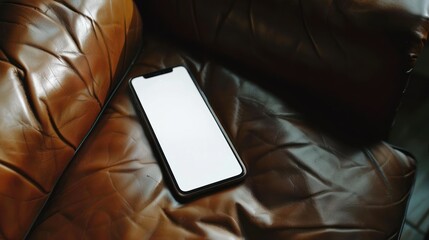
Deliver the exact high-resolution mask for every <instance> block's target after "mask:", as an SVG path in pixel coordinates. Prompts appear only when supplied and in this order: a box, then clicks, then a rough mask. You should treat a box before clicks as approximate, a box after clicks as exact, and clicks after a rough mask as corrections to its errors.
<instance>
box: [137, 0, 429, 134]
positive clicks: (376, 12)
mask: <svg viewBox="0 0 429 240" xmlns="http://www.w3.org/2000/svg"><path fill="white" fill-rule="evenodd" d="M142 5H143V7H142V9H143V11H144V16H146V19H145V20H146V21H145V22H146V23H147V24H148V25H150V26H153V28H154V29H157V30H158V29H159V28H161V27H162V28H164V29H166V30H167V32H169V33H173V36H177V37H178V38H179V39H182V40H185V41H187V42H188V43H189V44H190V45H195V44H197V45H200V46H203V47H204V48H205V49H206V50H208V51H211V52H214V53H216V54H219V55H221V56H226V57H227V58H229V59H230V61H233V62H234V63H235V64H236V65H239V66H240V67H241V68H243V67H244V66H247V68H246V70H245V71H246V72H252V73H255V72H259V73H262V74H263V75H264V76H266V78H265V79H264V82H265V83H266V82H269V83H274V84H275V85H276V86H278V92H279V94H278V95H279V96H284V95H285V93H284V91H287V89H290V87H291V86H294V87H295V88H297V89H298V90H296V91H295V92H299V96H304V97H301V98H299V100H298V101H300V102H301V104H302V105H305V109H307V108H311V110H310V111H309V113H310V114H313V115H315V116H314V118H317V120H318V122H321V121H324V123H325V124H326V125H327V126H328V127H331V128H334V129H338V128H339V127H341V130H342V131H343V132H345V134H344V135H350V134H353V136H354V138H355V139H356V138H358V137H360V138H363V140H364V141H365V139H368V138H373V139H374V138H375V139H380V138H382V137H384V136H385V135H386V132H387V131H388V130H389V129H390V125H391V122H392V119H393V116H394V114H395V110H396V107H397V106H398V103H399V99H400V96H401V94H402V92H403V90H404V88H405V85H406V81H407V79H408V73H409V72H410V70H411V68H412V67H413V66H414V62H415V60H416V57H417V55H418V53H419V52H420V51H421V49H422V47H423V44H424V41H426V38H427V34H428V33H427V31H428V27H429V26H428V20H427V17H428V7H427V0H415V1H406V0H404V1H390V0H376V1H361V0H345V1H344V0H343V1H320V0H313V1H308V0H307V1H291V0H282V1H278V0H266V1H234V0H224V1H219V0H209V1H194V0H183V1H175V0H153V1H150V0H148V1H144V3H143V4H142ZM256 70H258V71H256ZM287 94H290V93H287ZM315 109H317V111H315ZM315 113H316V114H315Z"/></svg>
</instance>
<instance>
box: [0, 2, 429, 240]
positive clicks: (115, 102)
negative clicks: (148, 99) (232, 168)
mask: <svg viewBox="0 0 429 240" xmlns="http://www.w3.org/2000/svg"><path fill="white" fill-rule="evenodd" d="M136 5H138V7H137V6H136ZM428 11H429V7H428V2H427V1H425V0H416V1H408V0H399V1H389V0H375V1H359V0H344V1H316V0H314V1H313V0H310V1H292V0H283V1H274V0H266V1H215V0H206V1H191V0H182V1H169V0H153V1H139V2H136V3H133V2H132V1H130V0H129V1H126V0H123V1H121V0H105V1H71V0H70V1H53V0H35V1H23V0H10V1H1V2H0V34H1V38H0V73H1V75H0V81H1V82H0V92H1V95H0V99H1V101H0V104H1V107H0V111H1V119H0V126H1V129H2V130H1V131H0V238H2V239H23V238H28V239H243V238H245V239H398V238H399V237H400V233H401V228H402V225H403V221H404V215H405V211H406V207H407V202H408V200H409V198H410V191H411V188H412V186H413V181H414V175H415V168H416V166H415V160H414V159H413V157H412V156H410V155H409V154H408V153H406V152H405V151H403V150H399V149H396V148H394V147H393V146H391V145H389V144H388V143H386V142H384V141H383V139H384V138H385V136H386V134H387V132H388V131H389V128H390V126H391V124H392V121H393V118H394V115H395V111H396V109H397V107H398V104H399V102H400V97H401V94H402V92H403V91H404V89H405V86H406V83H407V79H408V75H409V73H410V71H411V69H412V67H413V66H414V63H415V61H416V59H417V56H418V54H419V52H420V50H421V49H422V47H423V45H424V42H425V41H426V38H427V34H428V29H429V25H428V19H427V18H428ZM140 16H143V17H142V18H141V17H140ZM175 65H185V66H186V67H187V68H188V69H189V70H190V71H191V73H192V74H193V75H194V77H195V78H196V80H197V81H198V83H199V85H200V86H201V88H202V89H203V91H204V92H205V93H206V95H207V97H208V100H209V102H210V104H211V105H212V107H213V109H214V111H215V112H216V114H217V116H218V117H219V119H220V121H221V123H222V125H223V126H224V128H225V129H226V131H227V133H228V135H229V136H230V138H231V140H232V142H233V143H234V145H235V147H236V149H237V151H238V153H239V155H240V156H241V158H242V159H243V161H244V162H245V164H246V166H247V169H248V176H247V178H246V179H245V181H244V182H242V183H240V184H238V185H236V186H233V187H230V188H227V189H225V190H223V191H220V192H217V193H212V194H210V195H208V196H204V197H201V198H199V199H197V200H195V201H192V202H188V203H179V202H177V201H176V200H175V199H174V198H173V197H172V195H171V193H170V191H169V189H168V188H167V187H166V186H165V181H164V178H163V175H162V173H161V170H160V168H159V165H158V163H157V160H156V158H155V157H154V155H153V152H152V149H151V148H150V145H149V142H148V139H147V137H146V135H145V133H144V131H143V128H142V125H141V122H140V120H139V118H138V117H137V115H136V113H135V111H134V108H133V105H132V103H131V101H130V97H129V92H128V87H127V80H128V79H130V78H131V77H133V76H138V75H141V74H144V73H148V72H151V71H154V70H157V69H161V68H164V67H170V66H175Z"/></svg>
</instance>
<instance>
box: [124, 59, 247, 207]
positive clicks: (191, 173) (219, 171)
mask: <svg viewBox="0 0 429 240" xmlns="http://www.w3.org/2000/svg"><path fill="white" fill-rule="evenodd" d="M129 85H130V89H131V93H132V96H133V99H134V103H135V107H136V110H137V111H138V112H139V113H140V116H141V117H142V119H143V122H144V124H145V125H146V129H147V130H148V131H149V133H150V135H151V137H152V143H153V145H154V147H155V148H156V150H157V152H158V156H159V157H160V161H161V163H162V164H161V165H162V166H163V167H164V168H165V169H164V170H165V171H164V172H166V173H167V175H168V177H169V180H170V183H171V184H170V185H171V187H172V190H173V193H174V195H175V196H177V197H179V198H180V200H186V199H190V198H192V197H196V196H198V195H201V194H204V193H207V192H209V191H214V190H217V189H220V188H222V187H224V186H226V185H230V184H232V183H235V182H238V181H240V180H242V179H243V178H244V176H245V175H246V168H245V166H244V164H243V162H242V161H241V159H240V157H239V155H238V154H237V151H236V150H235V149H234V146H233V145H232V143H231V141H230V140H229V138H228V135H227V134H226V132H225V130H224V129H223V128H222V125H221V124H220V122H219V120H218V118H217V117H216V115H215V113H214V111H213V109H212V108H211V107H210V104H209V103H208V101H207V98H206V97H205V96H204V93H203V92H202V91H201V89H200V88H199V86H198V85H197V83H196V82H195V80H194V78H193V77H192V76H191V75H190V74H189V72H188V70H187V69H186V68H185V67H183V66H177V67H173V68H168V69H163V70H161V71H157V72H154V73H150V74H146V75H144V76H140V77H136V78H133V79H131V80H130V81H129Z"/></svg>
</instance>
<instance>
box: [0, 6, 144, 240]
mask: <svg viewBox="0 0 429 240" xmlns="http://www.w3.org/2000/svg"><path fill="white" fill-rule="evenodd" d="M0 33H1V38H0V92H1V95H0V105H1V106H0V109H1V118H0V128H1V131H0V146H1V147H0V215H1V217H0V237H3V238H6V239H20V238H23V237H24V235H25V234H26V232H27V231H28V230H29V228H30V225H31V223H32V222H33V221H34V220H35V219H36V217H37V215H38V214H39V211H40V210H41V209H42V207H43V205H44V203H45V201H46V200H47V199H48V196H49V195H50V193H51V192H52V190H53V187H54V184H55V182H56V181H57V180H58V178H59V177H60V176H61V174H62V172H63V170H64V168H65V166H66V165H67V164H68V163H69V161H70V160H71V158H72V157H73V155H74V152H75V150H76V149H77V147H78V146H79V145H80V144H81V142H82V140H83V138H84V136H85V135H86V134H87V132H88V130H89V129H90V127H91V125H92V124H93V123H94V120H95V119H96V117H97V115H98V114H99V113H100V110H101V108H102V107H103V105H104V103H105V101H106V99H107V97H108V95H109V93H110V92H111V90H112V88H113V87H114V86H115V83H116V82H117V80H118V79H120V78H121V77H122V76H123V74H124V73H125V70H126V69H127V68H128V67H129V65H130V63H131V60H132V58H133V56H134V55H135V53H136V49H138V48H139V47H138V46H139V44H140V42H141V40H140V39H141V22H140V17H139V14H138V12H137V10H136V9H135V8H134V6H133V2H132V1H115V0H112V1H103V4H99V3H97V4H94V3H93V2H85V1H83V2H76V1H64V2H59V1H51V0H37V1H19V0H16V1H7V2H6V1H2V2H0Z"/></svg>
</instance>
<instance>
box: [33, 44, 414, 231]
mask: <svg viewBox="0 0 429 240" xmlns="http://www.w3.org/2000/svg"><path fill="white" fill-rule="evenodd" d="M164 41H165V40H161V39H159V38H151V37H147V36H146V38H145V45H144V51H143V52H142V54H141V55H140V59H139V61H138V63H137V64H136V65H135V66H134V68H133V70H132V73H131V74H130V76H137V75H140V74H143V73H147V72H151V71H154V70H157V69H160V68H164V67H168V66H174V65H178V64H183V65H185V66H187V68H188V69H189V70H190V71H191V72H192V73H193V75H194V76H195V77H196V79H197V81H198V83H199V84H200V86H201V87H202V89H203V91H204V92H205V93H206V95H207V97H208V100H209V102H210V103H211V105H212V107H213V109H214V111H215V112H216V114H217V116H218V117H219V119H220V121H221V122H222V124H223V126H224V127H225V129H226V131H227V133H228V135H229V136H230V138H231V140H232V142H233V143H234V145H235V146H236V148H237V150H238V153H239V154H240V156H241V157H242V159H243V160H244V161H245V164H246V166H247V169H248V176H247V178H246V180H245V181H244V182H243V183H241V184H239V185H238V186H235V187H232V188H228V189H225V190H223V191H221V192H219V193H214V194H211V195H209V196H206V197H203V198H201V199H198V200H196V201H193V202H190V203H187V204H180V203H178V202H176V201H175V200H174V198H173V197H172V196H171V194H170V192H169V190H168V189H167V188H166V187H165V185H164V180H163V177H162V174H161V171H160V169H159V167H158V164H157V160H156V159H155V158H154V156H153V154H152V150H151V148H150V146H149V144H148V140H147V138H146V136H145V134H144V132H143V129H142V125H141V122H140V120H139V118H138V117H137V116H136V113H135V111H134V108H133V105H132V103H131V101H130V97H129V92H128V89H127V87H128V86H127V83H126V82H123V84H122V87H121V89H120V91H119V92H118V94H117V95H116V96H115V97H114V99H113V100H112V102H111V103H110V105H109V107H108V109H107V111H106V112H105V113H104V114H103V116H102V118H101V120H100V122H99V123H98V124H97V127H96V129H95V130H94V132H93V133H92V134H91V136H90V137H89V138H88V139H87V141H86V142H85V145H84V147H83V148H82V149H81V151H79V153H78V155H77V157H76V159H75V160H74V162H73V163H72V164H71V165H70V167H69V168H68V169H67V172H66V173H65V174H64V175H63V177H62V181H61V182H60V183H59V185H58V186H57V192H56V194H55V195H54V196H53V198H52V199H51V201H50V202H49V204H48V205H47V208H46V209H45V211H44V212H43V213H42V216H41V217H40V219H39V222H38V224H37V225H36V226H35V229H34V232H33V233H32V235H31V236H30V239H62V238H64V237H65V236H66V237H67V238H69V239H113V238H114V239H242V238H246V239H367V240H368V239H377V240H378V239H395V238H397V237H398V236H399V232H400V229H401V225H402V221H403V217H404V212H405V208H406V204H407V200H408V198H409V194H410V187H411V185H412V182H413V179H414V170H415V165H414V164H415V163H414V160H413V159H412V158H410V157H408V156H406V155H404V154H403V153H401V152H400V151H397V150H394V149H393V148H392V147H390V146H389V145H388V144H386V143H384V142H378V143H375V144H371V145H362V146H350V145H349V144H345V143H343V142H342V141H339V140H338V139H335V138H333V137H332V136H331V135H330V134H329V133H327V132H323V131H321V130H320V129H318V128H316V127H314V126H312V125H311V124H309V123H308V122H307V121H306V120H305V119H304V118H303V117H302V115H301V114H300V112H299V111H297V110H296V109H293V108H291V107H290V106H288V104H287V102H286V101H284V100H280V99H278V98H276V97H274V96H273V95H272V94H271V92H270V91H269V90H262V89H261V88H260V87H258V86H257V85H255V84H254V83H252V82H259V81H263V80H264V79H263V78H262V79H261V78H258V77H254V78H246V77H243V76H242V75H240V74H236V73H235V72H234V70H233V69H229V68H226V67H224V66H223V65H222V64H221V63H218V62H216V61H213V60H210V59H208V56H207V55H205V54H204V53H201V52H198V51H196V52H194V53H190V52H187V51H185V50H184V49H183V48H180V47H177V46H175V44H174V43H172V42H164ZM274 87H275V86H273V88H274ZM190 171H192V169H191V167H190Z"/></svg>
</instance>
